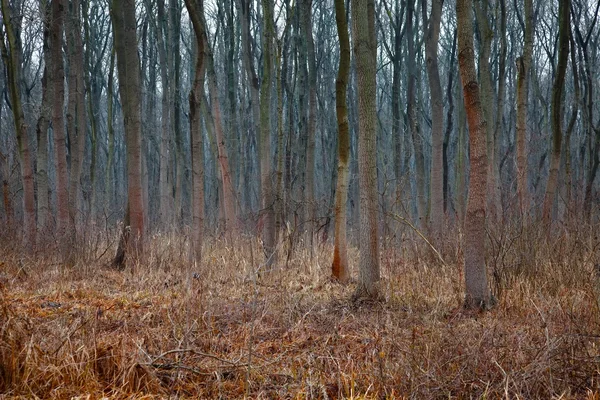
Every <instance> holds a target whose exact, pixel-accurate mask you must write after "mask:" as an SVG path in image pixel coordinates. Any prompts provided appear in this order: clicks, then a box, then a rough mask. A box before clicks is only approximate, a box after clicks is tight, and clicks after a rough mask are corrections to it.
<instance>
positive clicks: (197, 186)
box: [185, 0, 205, 265]
mask: <svg viewBox="0 0 600 400" xmlns="http://www.w3.org/2000/svg"><path fill="white" fill-rule="evenodd" d="M185 6H186V8H187V10H188V13H189V14H190V19H191V20H192V26H193V27H194V32H195V35H196V47H197V48H196V59H195V64H196V66H195V70H194V81H193V83H192V90H191V91H190V96H189V102H190V140H191V142H192V219H193V224H192V231H193V248H194V256H195V258H194V259H195V261H196V264H197V265H200V264H201V262H202V241H203V225H204V141H203V135H202V125H201V118H200V108H201V97H202V96H203V94H202V91H203V90H204V74H205V64H204V62H205V61H204V54H205V49H204V46H205V40H204V34H205V27H204V21H203V14H204V4H203V0H185Z"/></svg>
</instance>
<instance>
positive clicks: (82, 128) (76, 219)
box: [67, 0, 87, 237]
mask: <svg viewBox="0 0 600 400" xmlns="http://www.w3.org/2000/svg"><path fill="white" fill-rule="evenodd" d="M67 27H68V32H67V42H68V44H69V45H68V48H69V55H68V57H69V107H68V112H67V127H68V133H69V144H70V154H71V171H70V177H69V212H70V219H71V224H72V237H77V232H78V230H79V228H80V219H81V212H82V209H81V169H82V165H83V156H84V149H85V139H86V130H87V122H86V115H85V87H84V83H83V42H82V39H81V25H80V17H79V0H72V2H71V10H70V12H69V23H68V24H67Z"/></svg>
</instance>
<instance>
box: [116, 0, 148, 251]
mask: <svg viewBox="0 0 600 400" xmlns="http://www.w3.org/2000/svg"><path fill="white" fill-rule="evenodd" d="M111 16H112V23H113V30H114V35H115V51H116V54H117V72H118V76H119V94H120V97H121V104H122V105H123V119H124V121H123V122H124V126H125V140H126V146H127V198H128V200H127V204H128V207H129V216H130V227H131V229H130V239H129V242H128V243H127V246H126V248H127V253H128V257H129V258H130V259H131V260H132V261H135V260H137V259H139V257H141V256H142V254H143V242H144V202H143V190H142V130H141V107H140V98H141V87H140V81H139V80H140V60H139V56H138V52H137V39H136V20H135V1H134V0H113V2H112V10H111Z"/></svg>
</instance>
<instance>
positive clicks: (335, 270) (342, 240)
mask: <svg viewBox="0 0 600 400" xmlns="http://www.w3.org/2000/svg"><path fill="white" fill-rule="evenodd" d="M335 22H336V24H337V31H338V36H339V39H340V65H339V69H338V76H337V80H336V81H335V105H336V114H337V122H338V176H337V187H336V190H335V207H334V211H335V227H334V229H335V237H334V247H333V265H332V266H331V274H332V275H333V277H334V278H335V279H337V280H339V281H340V282H346V281H347V280H348V279H349V278H350V270H349V268H348V242H347V238H346V224H347V222H346V215H347V210H346V208H347V207H346V206H347V201H348V172H349V163H348V162H349V158H350V157H349V156H350V134H349V129H348V105H347V104H346V95H347V93H346V92H347V90H348V76H349V75H350V38H349V35H348V21H347V19H346V10H345V6H344V0H335Z"/></svg>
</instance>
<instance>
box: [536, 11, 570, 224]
mask: <svg viewBox="0 0 600 400" xmlns="http://www.w3.org/2000/svg"><path fill="white" fill-rule="evenodd" d="M558 8H559V10H558V14H559V21H558V24H559V28H558V66H557V69H556V76H555V78H554V85H553V89H552V154H551V157H550V173H549V175H548V183H547V185H546V193H545V196H544V208H543V211H542V219H543V221H544V222H546V223H548V222H550V220H551V217H552V208H553V206H554V197H555V194H556V188H557V187H558V170H559V167H560V153H561V145H562V105H563V98H562V97H563V96H562V95H563V91H564V86H565V75H566V72H567V64H568V61H569V32H570V12H569V11H570V1H569V0H560V1H559V7H558Z"/></svg>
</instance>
